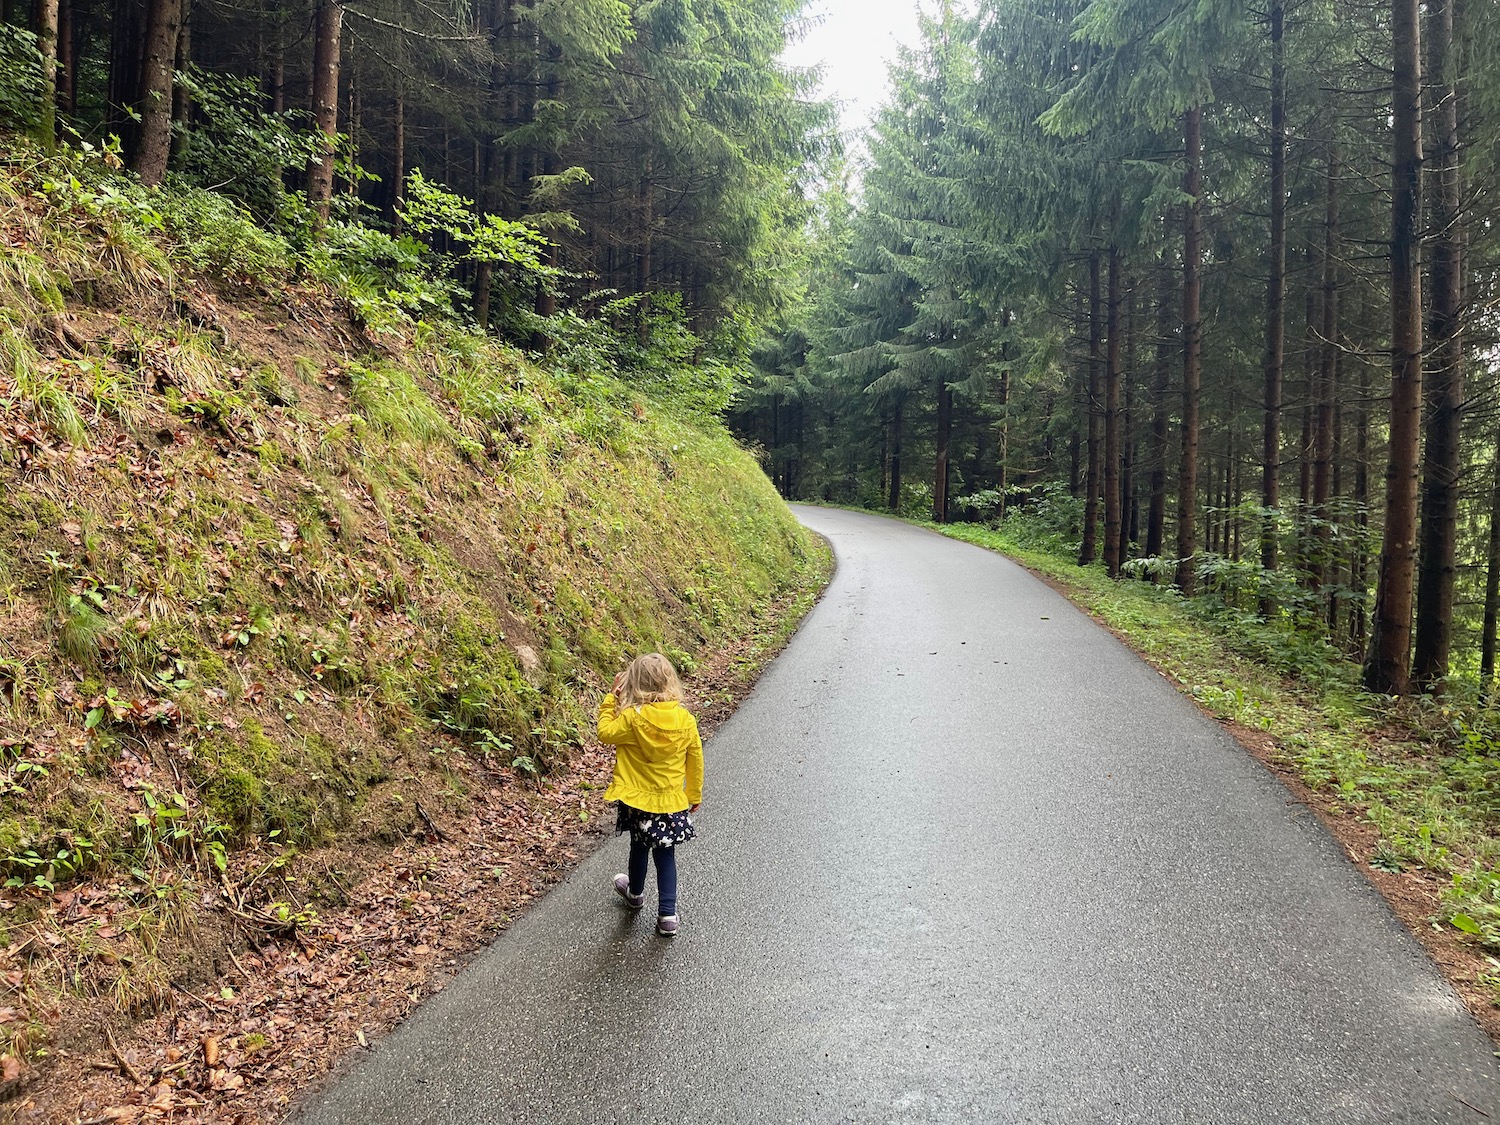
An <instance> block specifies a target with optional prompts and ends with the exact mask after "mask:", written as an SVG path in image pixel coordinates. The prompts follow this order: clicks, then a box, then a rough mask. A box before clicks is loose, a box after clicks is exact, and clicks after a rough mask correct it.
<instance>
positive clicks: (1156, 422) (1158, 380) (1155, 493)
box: [1146, 252, 1172, 559]
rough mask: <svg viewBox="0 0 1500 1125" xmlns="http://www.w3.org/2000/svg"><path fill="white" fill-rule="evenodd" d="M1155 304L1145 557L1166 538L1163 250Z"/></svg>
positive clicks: (1167, 376)
mask: <svg viewBox="0 0 1500 1125" xmlns="http://www.w3.org/2000/svg"><path fill="white" fill-rule="evenodd" d="M1159 281H1160V288H1159V291H1158V293H1157V304H1156V371H1155V379H1154V381H1153V383H1152V387H1151V504H1150V508H1149V511H1148V514H1147V517H1146V557H1147V558H1157V559H1159V558H1161V553H1162V550H1163V549H1164V548H1165V546H1166V539H1167V442H1168V438H1169V432H1170V429H1171V414H1170V411H1169V410H1168V409H1167V396H1168V393H1169V389H1170V387H1171V385H1172V343H1171V340H1172V300H1171V298H1172V273H1171V270H1170V269H1169V268H1168V262H1167V255H1166V253H1165V252H1163V254H1162V261H1161V274H1160V278H1159Z"/></svg>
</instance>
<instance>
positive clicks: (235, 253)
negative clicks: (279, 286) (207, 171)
mask: <svg viewBox="0 0 1500 1125" xmlns="http://www.w3.org/2000/svg"><path fill="white" fill-rule="evenodd" d="M154 202H155V204H156V206H157V207H158V208H159V213H160V216H161V229H162V230H163V231H164V232H165V233H166V234H167V235H169V236H170V237H171V239H172V243H171V247H170V250H169V251H168V253H169V255H170V257H171V259H172V261H173V262H174V263H176V264H177V265H179V266H181V267H183V268H185V269H187V270H189V271H191V272H193V273H206V274H211V275H213V276H215V277H221V278H225V279H228V280H236V281H254V282H257V283H259V284H261V285H268V284H271V283H272V281H273V280H274V279H276V278H278V277H280V276H284V274H285V272H286V269H287V266H288V264H289V261H290V252H289V248H288V246H287V244H286V242H285V240H283V239H282V238H280V237H279V236H277V235H276V234H274V233H272V232H271V231H268V230H266V229H265V228H264V227H263V226H261V225H260V224H259V223H258V222H256V221H255V219H254V218H253V216H251V215H250V213H249V212H247V211H246V210H244V209H243V208H242V207H240V206H239V205H238V204H237V203H236V202H235V201H234V200H233V199H230V198H226V197H225V196H223V195H220V194H218V193H217V192H213V191H205V190H204V189H202V188H187V187H182V186H180V185H178V184H176V183H172V184H169V186H168V189H167V190H166V191H163V192H161V193H158V194H157V195H156V196H155V197H154Z"/></svg>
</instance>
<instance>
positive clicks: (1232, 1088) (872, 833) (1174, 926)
mask: <svg viewBox="0 0 1500 1125" xmlns="http://www.w3.org/2000/svg"><path fill="white" fill-rule="evenodd" d="M798 514H799V516H801V518H802V519H803V520H804V521H805V522H806V523H807V524H808V525H810V526H811V527H813V528H814V529H815V530H817V531H819V532H821V533H823V534H824V535H826V536H827V537H828V538H829V540H830V541H831V542H832V543H833V545H834V548H835V550H836V552H837V555H838V561H839V566H838V572H837V574H836V576H835V577H834V580H833V583H832V585H831V586H830V587H829V589H828V591H827V594H826V595H825V597H824V599H823V601H822V602H821V603H820V604H819V606H818V607H817V609H816V610H814V612H813V613H812V614H811V615H810V616H809V617H808V619H807V621H806V622H805V624H804V625H803V627H802V629H801V631H800V632H799V634H798V635H797V637H796V638H795V639H794V640H793V642H792V644H791V645H790V646H789V647H788V649H787V650H786V652H785V653H784V654H783V655H782V656H781V657H780V658H779V659H778V660H777V661H776V662H775V663H774V664H773V665H772V666H771V668H770V669H769V670H768V671H767V673H766V675H765V676H764V678H763V679H762V680H761V682H760V684H759V686H758V687H757V688H756V689H755V692H754V693H753V694H752V695H751V697H750V698H749V699H748V700H747V701H746V702H745V703H744V705H743V706H742V707H741V708H740V710H739V711H738V712H737V713H736V714H735V716H734V717H733V718H732V719H731V720H730V721H729V722H728V723H727V724H725V726H724V727H723V728H721V729H720V730H719V732H718V733H717V734H716V735H715V736H714V737H713V738H712V739H711V740H710V742H709V744H708V746H707V749H706V753H707V762H708V766H707V782H706V786H705V804H704V807H703V810H702V812H701V814H700V816H699V820H698V827H699V832H700V835H699V838H698V840H696V841H694V842H693V843H692V844H690V845H687V846H686V847H685V848H684V849H683V853H682V856H681V859H680V868H681V880H682V888H681V891H682V893H681V916H682V933H681V934H680V935H679V936H678V937H676V938H675V939H666V938H661V937H658V936H656V934H655V933H654V927H653V921H654V918H653V914H654V912H653V911H652V909H651V906H652V902H651V900H650V895H651V893H652V888H651V887H650V886H649V885H648V904H647V909H646V910H645V911H643V912H641V913H640V914H632V913H630V912H628V911H626V910H625V909H624V908H623V907H622V906H621V905H620V904H619V903H618V902H617V900H616V899H615V896H614V894H613V891H612V889H611V885H610V884H611V879H612V877H613V875H614V873H615V872H617V871H621V870H624V865H625V850H626V847H625V843H624V841H623V839H615V840H612V841H611V842H610V843H609V844H607V845H606V846H605V847H603V848H602V849H601V850H600V851H599V852H597V853H596V854H594V855H593V856H592V857H591V858H589V859H587V860H586V861H585V862H584V863H583V864H582V865H581V866H580V867H579V868H578V869H577V871H575V872H574V873H573V875H572V876H570V877H569V878H568V879H567V880H566V881H565V882H564V883H563V884H562V885H560V886H559V887H558V888H557V889H555V890H554V891H552V892H551V893H550V894H548V895H547V896H546V897H545V898H544V899H543V900H542V901H541V902H539V903H538V904H537V905H536V906H535V907H534V908H533V909H532V910H530V911H529V912H528V913H527V914H526V915H525V916H523V917H522V918H521V919H520V920H519V921H518V922H517V923H516V924H515V925H514V927H512V929H511V930H510V931H508V932H507V933H506V934H505V935H503V936H502V937H501V938H499V939H498V940H497V941H496V942H495V943H494V945H493V946H492V947H491V948H490V949H488V950H487V951H486V952H485V953H483V954H482V955H481V956H480V957H478V958H477V959H476V960H475V961H474V962H473V963H472V964H471V965H470V966H469V967H468V968H467V969H465V970H464V971H463V972H462V973H461V974H460V975H459V977H458V978H457V979H456V980H455V981H453V982H452V983H451V984H450V985H449V986H448V987H447V989H446V990H445V991H443V992H442V993H440V994H439V995H437V996H436V997H434V998H433V999H431V1000H429V1001H428V1002H427V1003H426V1004H424V1005H423V1006H422V1008H421V1009H419V1010H418V1011H417V1012H416V1013H415V1014H414V1015H413V1016H412V1017H411V1018H410V1019H408V1020H407V1021H406V1023H405V1024H403V1025H402V1026H401V1027H400V1028H399V1029H398V1030H397V1031H396V1032H394V1033H393V1034H392V1035H390V1036H388V1037H387V1038H385V1039H384V1040H382V1041H380V1042H379V1043H377V1044H376V1045H375V1046H374V1048H373V1049H372V1050H370V1051H368V1052H366V1053H363V1054H362V1055H361V1057H360V1058H359V1059H358V1060H356V1061H355V1062H354V1063H353V1064H352V1065H350V1066H348V1067H346V1068H345V1069H344V1070H343V1071H342V1072H341V1074H340V1076H339V1080H338V1081H337V1082H336V1083H335V1084H333V1085H332V1086H331V1087H330V1088H327V1089H325V1090H324V1091H323V1092H321V1093H320V1094H319V1095H318V1096H316V1097H315V1098H313V1099H310V1100H309V1101H308V1102H307V1103H306V1104H305V1105H304V1106H303V1108H302V1111H301V1112H300V1114H296V1115H294V1117H293V1120H294V1121H296V1122H297V1125H384V1123H391V1125H398V1123H399V1125H479V1123H485V1125H489V1123H500V1122H537V1123H549V1125H551V1123H558V1125H562V1123H574V1122H576V1123H606V1122H621V1123H625V1122H631V1123H635V1122H642V1123H644V1122H691V1123H703V1125H710V1123H718V1122H722V1123H731V1122H1004V1123H1009V1122H1035V1123H1042V1122H1057V1123H1070V1125H1071V1123H1080V1125H1089V1123H1096V1122H1101V1123H1102V1122H1151V1123H1169V1122H1191V1123H1199V1122H1204V1123H1206V1122H1236V1123H1247V1125H1248V1123H1278V1125H1286V1123H1299V1122H1318V1123H1320V1125H1330V1123H1345V1122H1347V1123H1355V1122H1360V1123H1394V1122H1444V1123H1446V1122H1462V1123H1482V1122H1484V1121H1485V1120H1486V1119H1487V1117H1488V1118H1489V1119H1495V1118H1500V1068H1497V1065H1496V1058H1495V1055H1494V1053H1493V1046H1492V1044H1491V1043H1490V1041H1489V1040H1488V1039H1487V1038H1486V1037H1485V1036H1484V1035H1483V1034H1482V1033H1481V1032H1480V1031H1479V1029H1478V1028H1477V1027H1476V1025H1475V1024H1474V1022H1473V1020H1472V1019H1471V1018H1470V1017H1469V1015H1468V1014H1467V1013H1466V1012H1465V1010H1464V1009H1463V1007H1462V1005H1461V1004H1460V1002H1459V1001H1458V999H1457V998H1456V996H1455V995H1454V994H1453V992H1452V991H1451V990H1450V989H1449V988H1448V987H1447V985H1445V984H1444V983H1443V982H1442V980H1441V979H1440V978H1439V976H1438V974H1437V972H1436V970H1435V969H1434V968H1433V966H1432V964H1431V962H1430V961H1429V960H1428V959H1427V957H1426V955H1425V954H1424V953H1423V952H1422V950H1421V948H1420V947H1419V946H1418V944H1417V943H1416V942H1415V941H1414V940H1413V939H1412V938H1411V936H1410V935H1409V934H1408V933H1407V932H1406V931H1405V930H1404V929H1403V928H1402V926H1401V924H1400V923H1399V922H1398V921H1397V920H1396V918H1395V917H1394V916H1393V915H1392V913H1391V911H1390V910H1389V909H1388V908H1387V906H1386V905H1385V903H1384V902H1383V901H1382V899H1381V898H1380V897H1379V895H1378V894H1376V893H1375V891H1374V890H1373V889H1372V888H1371V887H1370V886H1369V884H1368V883H1367V882H1366V881H1365V879H1364V878H1363V877H1362V876H1361V875H1360V874H1359V872H1358V871H1357V870H1356V869H1355V868H1354V867H1353V866H1352V865H1351V864H1350V863H1349V861H1348V859H1347V858H1346V857H1345V855H1344V854H1343V852H1342V850H1341V849H1340V847H1339V846H1338V845H1337V844H1336V843H1335V842H1334V841H1333V840H1332V838H1331V837H1329V836H1328V834H1327V833H1326V832H1325V831H1324V830H1323V828H1322V827H1321V826H1320V825H1319V824H1318V822H1317V821H1316V819H1315V818H1314V817H1313V816H1312V815H1311V814H1310V813H1308V812H1307V811H1306V810H1305V809H1303V808H1302V806H1300V805H1297V804H1296V803H1294V802H1293V801H1292V800H1291V797H1290V795H1289V794H1288V792H1287V791H1286V790H1285V789H1284V788H1283V787H1282V786H1281V784H1280V783H1279V782H1277V781H1276V780H1275V779H1274V778H1273V777H1272V776H1271V775H1270V774H1268V773H1267V772H1266V771H1265V770H1264V769H1263V768H1262V767H1261V766H1259V765H1258V764H1257V763H1256V762H1255V761H1254V760H1253V759H1252V758H1250V757H1249V756H1248V755H1247V754H1246V753H1245V752H1244V751H1243V750H1242V749H1240V748H1239V746H1237V745H1236V744H1235V743H1234V742H1233V741H1232V740H1231V739H1230V738H1229V737H1228V736H1227V735H1226V734H1225V733H1224V732H1223V731H1222V730H1220V729H1219V727H1218V725H1217V724H1216V723H1214V722H1213V721H1211V720H1209V719H1207V718H1205V717H1204V716H1203V715H1201V714H1200V713H1199V712H1198V711H1197V710H1196V709H1195V708H1194V707H1193V706H1192V704H1191V703H1190V702H1188V701H1187V700H1185V699H1184V698H1183V697H1182V696H1180V695H1179V694H1178V693H1177V692H1176V691H1175V690H1173V689H1172V687H1170V686H1169V685H1168V684H1167V683H1166V682H1165V681H1164V680H1163V679H1162V677H1161V676H1160V675H1158V674H1157V673H1156V672H1154V671H1153V670H1151V669H1150V668H1149V667H1147V666H1146V665H1145V664H1144V663H1142V662H1141V661H1140V660H1138V659H1137V658H1136V657H1135V656H1133V655H1132V654H1131V653H1130V652H1129V651H1127V650H1126V649H1125V648H1124V647H1123V646H1122V645H1121V644H1120V643H1119V642H1118V641H1116V640H1115V638H1113V637H1112V636H1111V635H1110V634H1109V633H1107V632H1105V631H1104V630H1103V629H1100V628H1098V627H1097V626H1095V625H1094V624H1093V623H1092V622H1090V621H1089V620H1088V619H1087V618H1085V617H1084V616H1083V615H1082V614H1080V613H1079V612H1077V611H1076V610H1075V609H1073V608H1072V607H1071V606H1070V605H1069V604H1068V603H1067V602H1066V601H1065V600H1064V599H1062V598H1061V597H1060V596H1058V595H1057V594H1055V593H1053V592H1052V591H1051V590H1049V589H1048V588H1047V587H1045V586H1044V585H1042V584H1041V583H1039V582H1037V581H1036V580H1035V579H1033V578H1032V577H1030V576H1029V575H1028V574H1026V573H1025V572H1024V571H1022V570H1021V569H1020V568H1018V567H1016V566H1015V565H1013V564H1011V563H1009V562H1007V561H1006V560H1004V559H1002V558H1000V557H999V556H997V555H994V554H992V553H989V552H986V551H984V550H981V549H979V548H977V547H972V546H969V545H967V544H963V543H958V542H955V541H953V540H949V539H945V538H943V537H941V536H938V535H936V534H933V533H931V532H927V531H923V530H920V529H916V528H912V527H909V526H906V525H903V524H900V523H896V522H893V521H889V520H884V519H880V518H878V517H875V516H871V515H863V514H856V513H851V512H842V511H829V510H819V509H799V510H798Z"/></svg>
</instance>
